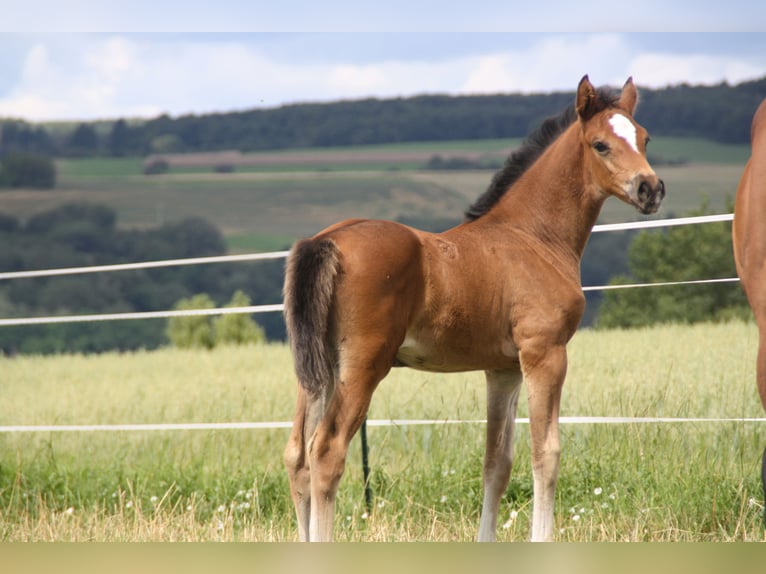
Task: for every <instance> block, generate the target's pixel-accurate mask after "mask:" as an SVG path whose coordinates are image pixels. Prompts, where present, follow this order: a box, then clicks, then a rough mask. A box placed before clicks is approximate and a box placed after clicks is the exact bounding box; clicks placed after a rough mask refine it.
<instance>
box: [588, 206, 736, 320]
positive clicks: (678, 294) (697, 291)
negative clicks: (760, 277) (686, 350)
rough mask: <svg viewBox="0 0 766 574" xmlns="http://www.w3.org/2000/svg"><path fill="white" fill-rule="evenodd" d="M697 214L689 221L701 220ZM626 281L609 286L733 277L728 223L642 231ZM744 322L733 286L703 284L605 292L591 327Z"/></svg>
mask: <svg viewBox="0 0 766 574" xmlns="http://www.w3.org/2000/svg"><path fill="white" fill-rule="evenodd" d="M705 212H706V209H705V207H703V209H702V210H700V211H698V212H695V213H692V214H691V215H702V214H704V213H705ZM628 266H629V269H630V272H629V274H628V275H619V276H617V277H615V278H614V279H613V280H612V281H611V282H610V283H611V284H613V285H620V284H622V285H624V284H629V283H658V282H676V281H693V280H699V279H714V278H725V277H736V269H735V267H734V258H733V256H732V245H731V223H726V222H721V223H706V224H700V225H684V226H678V227H672V228H669V229H667V230H665V231H664V232H663V231H660V230H651V231H649V230H645V231H642V232H640V233H639V234H637V235H636V237H635V239H634V240H633V242H632V243H631V245H630V248H629V250H628ZM734 316H741V317H746V316H747V303H746V301H745V298H744V295H743V294H742V289H740V288H739V287H738V286H737V285H736V284H730V283H720V284H716V283H713V284H703V285H684V286H678V285H676V286H667V287H650V288H632V289H616V290H609V291H605V292H604V298H603V302H602V304H601V307H600V309H599V313H598V318H597V320H596V326H598V327H641V326H645V325H651V324H654V323H695V322H700V321H714V320H723V319H728V318H731V317H734Z"/></svg>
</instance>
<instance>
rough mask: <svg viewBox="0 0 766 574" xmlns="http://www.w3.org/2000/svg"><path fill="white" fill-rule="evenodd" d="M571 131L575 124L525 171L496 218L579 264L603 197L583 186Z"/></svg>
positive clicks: (578, 152) (576, 138)
mask: <svg viewBox="0 0 766 574" xmlns="http://www.w3.org/2000/svg"><path fill="white" fill-rule="evenodd" d="M576 130H577V124H574V125H573V126H570V127H569V128H568V129H567V130H566V131H565V132H564V133H563V134H562V135H561V136H560V137H559V138H558V139H557V140H556V141H555V142H554V143H553V144H551V147H550V148H548V149H547V150H546V151H545V153H544V154H543V155H542V156H541V157H540V158H539V159H538V160H537V161H536V162H535V163H534V164H533V165H532V166H530V168H529V169H528V170H527V171H526V172H525V173H524V174H523V175H522V176H521V178H519V180H518V181H517V182H516V184H515V185H514V189H512V190H510V191H509V192H508V193H507V194H506V195H505V196H504V197H503V199H502V200H501V202H500V204H498V206H497V207H498V213H497V215H499V216H501V217H503V218H504V219H505V220H506V221H507V222H508V224H509V225H512V226H513V227H514V228H515V229H520V230H522V231H524V232H525V233H527V234H529V235H533V236H534V237H536V238H537V239H538V240H539V241H540V242H542V243H544V244H546V245H547V246H549V247H550V248H551V249H553V250H555V251H559V252H561V253H562V255H566V256H569V257H571V258H572V259H573V260H575V261H576V262H577V263H578V265H579V262H580V259H581V258H582V254H583V251H584V250H585V245H586V244H587V242H588V238H589V237H590V232H591V229H592V228H593V226H594V225H595V223H596V220H597V219H598V216H599V213H600V212H601V207H602V206H603V204H604V200H605V199H606V197H607V196H606V194H604V193H602V192H600V191H598V190H597V189H590V188H589V186H588V183H587V181H586V174H585V170H584V162H583V157H582V154H583V151H584V150H583V149H582V146H581V143H580V139H579V134H578V133H577V131H576Z"/></svg>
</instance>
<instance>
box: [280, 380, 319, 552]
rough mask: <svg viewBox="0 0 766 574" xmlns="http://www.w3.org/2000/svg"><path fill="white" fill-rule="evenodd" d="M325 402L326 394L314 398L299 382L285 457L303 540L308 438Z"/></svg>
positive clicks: (307, 499) (307, 512)
mask: <svg viewBox="0 0 766 574" xmlns="http://www.w3.org/2000/svg"><path fill="white" fill-rule="evenodd" d="M326 402H327V401H326V394H325V395H322V396H320V397H318V398H312V397H310V396H309V395H308V394H307V393H306V391H305V390H303V388H302V387H301V386H300V385H298V402H297V406H296V408H295V416H294V418H293V427H292V431H291V433H290V438H289V440H288V442H287V446H286V448H285V454H284V461H285V467H286V468H287V475H288V478H289V480H290V495H291V496H292V499H293V504H294V505H295V513H296V516H297V518H298V538H299V540H300V541H301V542H308V540H309V519H310V512H311V476H310V471H309V461H308V442H309V440H310V439H311V437H312V436H313V434H314V431H315V430H316V427H317V425H318V424H319V421H320V419H321V418H322V415H323V414H324V410H325V405H326Z"/></svg>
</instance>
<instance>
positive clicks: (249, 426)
mask: <svg viewBox="0 0 766 574" xmlns="http://www.w3.org/2000/svg"><path fill="white" fill-rule="evenodd" d="M516 422H517V423H519V424H529V419H528V418H518V419H516ZM559 423H561V424H564V425H583V424H590V425H598V424H659V423H663V424H665V423H667V424H671V423H672V424H676V423H766V418H709V419H706V418H667V417H560V418H559ZM462 424H480V425H483V424H487V421H486V420H479V419H476V420H451V419H447V420H426V419H390V420H387V419H372V420H368V421H367V426H368V427H406V426H439V425H462ZM292 426H293V423H292V422H289V421H276V422H239V423H160V424H122V425H15V426H0V433H41V432H51V433H53V432H105V431H109V432H135V431H188V430H192V431H194V430H205V431H210V430H243V429H244V430H263V429H289V428H292Z"/></svg>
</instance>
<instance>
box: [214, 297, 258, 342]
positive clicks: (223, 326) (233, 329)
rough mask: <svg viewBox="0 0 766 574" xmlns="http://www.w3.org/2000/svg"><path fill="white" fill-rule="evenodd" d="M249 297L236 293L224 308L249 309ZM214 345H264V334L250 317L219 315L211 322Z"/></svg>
mask: <svg viewBox="0 0 766 574" xmlns="http://www.w3.org/2000/svg"><path fill="white" fill-rule="evenodd" d="M249 306H250V297H248V296H247V295H246V294H245V293H244V292H243V291H237V292H236V293H234V296H233V297H232V298H231V301H230V302H229V303H228V304H227V305H226V307H249ZM213 330H214V333H215V343H216V345H245V344H248V343H264V342H265V341H266V334H265V332H264V330H263V327H261V326H260V325H259V324H258V323H256V322H255V321H254V320H253V318H252V317H251V316H250V315H247V314H245V313H230V314H228V315H221V316H220V317H217V318H216V319H215V320H214V321H213Z"/></svg>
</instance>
